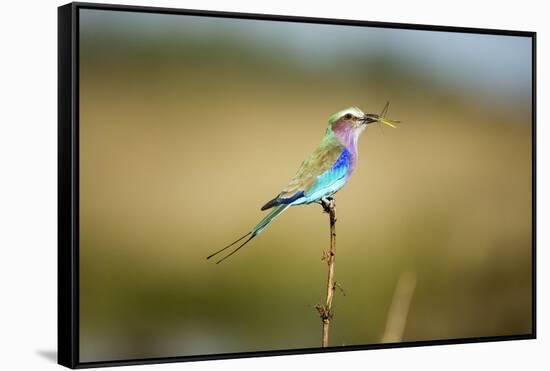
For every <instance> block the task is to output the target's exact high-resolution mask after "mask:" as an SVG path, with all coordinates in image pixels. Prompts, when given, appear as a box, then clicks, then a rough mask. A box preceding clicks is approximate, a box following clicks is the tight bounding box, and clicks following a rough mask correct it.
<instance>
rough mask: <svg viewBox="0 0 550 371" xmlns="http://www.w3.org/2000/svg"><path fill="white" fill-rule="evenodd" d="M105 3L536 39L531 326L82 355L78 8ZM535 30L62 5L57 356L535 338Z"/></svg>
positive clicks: (75, 359) (77, 364)
mask: <svg viewBox="0 0 550 371" xmlns="http://www.w3.org/2000/svg"><path fill="white" fill-rule="evenodd" d="M81 9H101V10H113V11H127V12H142V13H156V14H175V15H195V16H208V17H222V18H238V19H253V20H277V21H286V22H300V23H315V24H328V25H353V26H368V27H378V28H393V29H406V30H426V31H444V32H458V33H474V34H490V35H509V36H522V37H527V38H530V39H531V41H532V138H531V139H532V166H533V168H532V169H533V171H532V176H533V178H532V195H533V197H532V220H533V223H532V261H531V264H532V278H531V279H532V333H530V334H523V335H513V336H494V337H478V338H459V339H444V340H443V339H442V340H429V341H414V342H402V343H390V344H387V343H385V344H375V345H361V346H339V347H332V348H330V347H329V348H307V349H288V350H277V351H258V352H243V353H230V354H213V355H200V356H181V357H180V356H178V357H168V358H147V359H121V360H116V359H115V360H110V361H101V362H81V361H80V360H79V139H78V138H79V37H78V35H79V11H80V10H81ZM536 99H537V97H536V32H527V31H512V30H496V29H484V28H464V27H447V26H432V25H420V24H405V23H385V22H370V21H358V20H347V19H325V18H311V17H296V16H282V15H271V14H250V13H231V12H221V11H202V10H189V9H171V8H157V7H145V6H128V5H108V4H97V3H78V2H77V3H70V4H67V5H63V6H61V7H59V8H58V363H59V364H60V365H63V366H66V367H69V368H88V367H100V366H122V365H137V364H154V363H166V362H182V361H199V360H213V359H227V358H243V357H261V356H276V355H288V354H306V353H319V352H340V351H351V350H367V349H380V348H398V347H417V346H426V345H443V344H461V343H477V342H493V341H506V340H525V339H535V338H536Z"/></svg>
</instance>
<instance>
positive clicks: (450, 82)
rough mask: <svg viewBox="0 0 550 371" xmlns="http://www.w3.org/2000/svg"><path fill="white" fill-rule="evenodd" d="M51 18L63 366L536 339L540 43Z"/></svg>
mask: <svg viewBox="0 0 550 371" xmlns="http://www.w3.org/2000/svg"><path fill="white" fill-rule="evenodd" d="M358 17H360V16H359V15H358ZM58 19H59V32H58V35H59V42H58V45H59V74H58V75H59V98H58V101H59V185H58V190H59V194H58V196H59V198H58V200H59V215H58V220H59V230H58V232H59V246H58V267H59V272H58V273H59V275H58V294H59V295H58V297H59V302H58V304H59V306H58V315H59V318H58V347H59V349H58V359H59V363H60V364H62V365H64V366H67V367H71V368H80V367H95V366H114V365H128V364H144V363H159V362H179V361H189V360H206V359H222V358H235V357H252V356H268V355H269V356H271V355H283V354H302V353H312V352H333V351H348V350H363V349H376V348H392V347H402V346H420V345H436V344H457V343H466V342H486V341H499V340H514V339H534V338H535V334H536V315H535V285H536V282H535V267H536V265H535V257H536V254H535V241H536V229H535V225H536V220H535V216H536V213H535V205H536V202H535V201H536V192H535V191H536V190H535V184H536V182H535V153H536V151H535V144H536V141H535V129H536V124H535V123H536V107H535V101H536V96H535V94H536V85H535V84H536V78H535V76H536V68H535V60H536V58H535V52H536V50H535V47H536V44H535V40H536V34H535V33H534V32H525V31H505V30H491V29H472V28H458V27H442V26H426V25H415V24H395V23H382V22H367V21H359V20H342V19H319V18H307V17H290V16H280V15H264V14H241V13H227V12H216V11H198V10H182V9H166V8H150V7H136V6H120V5H104V4H88V3H71V4H67V5H64V6H61V7H60V8H59V14H58Z"/></svg>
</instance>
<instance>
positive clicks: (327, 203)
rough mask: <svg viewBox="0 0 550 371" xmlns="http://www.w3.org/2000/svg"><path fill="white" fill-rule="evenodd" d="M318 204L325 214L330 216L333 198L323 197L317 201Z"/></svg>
mask: <svg viewBox="0 0 550 371" xmlns="http://www.w3.org/2000/svg"><path fill="white" fill-rule="evenodd" d="M319 204H320V205H321V206H322V207H323V210H324V211H325V213H327V214H330V212H331V211H332V210H333V209H334V198H332V197H323V198H321V200H320V201H319Z"/></svg>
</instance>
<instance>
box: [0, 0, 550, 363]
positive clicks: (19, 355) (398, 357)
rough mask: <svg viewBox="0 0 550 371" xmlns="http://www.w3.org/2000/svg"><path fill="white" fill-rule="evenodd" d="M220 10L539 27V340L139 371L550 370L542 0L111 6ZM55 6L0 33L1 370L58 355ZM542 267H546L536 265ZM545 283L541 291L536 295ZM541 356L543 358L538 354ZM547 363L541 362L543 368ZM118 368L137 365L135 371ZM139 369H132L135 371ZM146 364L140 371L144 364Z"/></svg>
mask: <svg viewBox="0 0 550 371" xmlns="http://www.w3.org/2000/svg"><path fill="white" fill-rule="evenodd" d="M119 3H125V4H134V5H155V6H166V7H179V8H191V9H193V8H195V9H206V10H226V11H236V12H255V13H270V14H284V15H302V16H315V17H329V18H349V19H364V20H371V21H388V22H404V23H420V24H435V25H449V26H469V27H482V28H502V29H518V30H528V31H537V32H538V144H539V151H538V156H539V157H538V190H539V191H538V197H539V199H538V210H539V212H538V218H539V219H538V228H539V234H538V237H539V238H538V271H539V273H538V287H539V290H538V299H539V303H538V304H539V305H538V313H539V317H538V323H539V327H538V333H539V339H538V340H536V341H515V342H500V343H485V344H468V345H451V346H437V347H423V348H407V349H390V350H376V351H373V350H371V351H360V352H345V353H333V354H316V355H306V356H285V357H269V358H251V359H242V360H227V361H211V362H196V363H186V364H166V365H155V366H141V367H146V368H147V369H158V370H160V369H163V370H172V369H173V370H176V369H177V370H181V369H185V370H194V371H199V370H211V369H216V370H230V369H231V370H234V369H237V368H238V369H244V370H255V369H263V370H281V369H285V368H299V369H310V368H315V369H317V370H319V371H320V370H334V369H338V368H345V369H357V370H359V369H360V370H380V369H390V370H393V369H407V370H409V369H411V370H417V369H418V370H423V371H428V370H440V369H446V370H465V369H466V370H471V369H482V368H487V369H500V370H517V369H520V368H525V367H529V369H535V370H537V369H543V368H544V367H543V365H542V364H543V362H544V361H546V362H547V363H549V360H548V356H547V355H546V354H547V352H548V349H550V340H549V335H548V330H549V324H548V323H549V321H548V319H547V318H548V317H547V316H546V315H545V314H547V313H548V311H549V308H548V289H547V287H548V284H549V278H548V277H549V274H548V270H549V269H550V268H548V263H549V261H548V256H549V255H548V252H547V251H545V248H546V247H547V245H548V242H549V236H548V229H545V228H544V227H545V226H548V218H549V215H548V213H549V212H548V210H549V206H550V205H549V197H548V192H547V190H548V189H549V180H550V179H549V171H548V169H549V166H548V160H550V155H549V152H550V151H549V149H548V148H549V145H548V143H549V141H550V136H549V129H548V126H547V125H546V120H545V119H546V117H547V112H548V110H547V107H545V105H544V103H545V101H546V102H548V99H545V98H546V94H545V93H546V92H547V88H548V86H549V80H548V74H547V72H546V68H547V67H548V57H549V49H548V47H549V45H548V37H549V35H550V31H549V26H548V22H547V14H548V11H547V10H546V9H545V7H544V2H543V1H530V0H524V1H514V2H508V3H506V2H503V1H496V0H491V1H479V0H478V1H471V0H461V1H454V2H443V1H434V0H432V1H428V0H416V1H405V0H403V1H392V0H385V1H356V2H353V1H345V0H339V1H326V2H324V3H321V2H320V1H316V2H311V4H308V3H306V2H305V1H304V2H298V1H296V0H294V1H291V0H269V1H247V0H232V1H222V0H202V1H198V0H195V1H137V0H136V1H120V2H119ZM61 4H63V3H62V2H60V1H52V0H36V1H30V0H27V1H9V2H4V3H3V4H2V11H1V12H0V14H1V18H2V19H1V22H0V27H1V32H0V41H1V42H0V50H1V57H0V63H1V68H0V74H1V79H0V89H1V90H0V91H1V93H2V99H1V105H0V117H1V119H0V173H1V178H0V226H1V228H0V251H1V258H0V274H1V279H0V295H1V298H2V300H1V304H0V311H1V314H0V321H1V322H0V324H1V325H0V349H1V352H0V368H1V369H4V370H20V369H24V370H48V369H59V367H60V366H57V365H56V364H55V362H54V361H53V357H55V353H54V352H55V349H56V202H57V200H56V182H57V178H56V171H57V167H56V166H57V165H56V158H57V154H56V151H57V137H56V125H57V122H56V112H57V108H56V104H57V103H56V102H57V92H56V89H57V49H56V44H57V39H56V33H57V9H56V7H57V6H58V5H61ZM545 268H546V269H545ZM544 288H546V294H545V292H543V289H544ZM545 351H546V354H545ZM546 367H547V366H546ZM125 369H136V370H137V369H138V368H136V367H131V368H125ZM140 369H141V368H140ZM143 369H144V368H143Z"/></svg>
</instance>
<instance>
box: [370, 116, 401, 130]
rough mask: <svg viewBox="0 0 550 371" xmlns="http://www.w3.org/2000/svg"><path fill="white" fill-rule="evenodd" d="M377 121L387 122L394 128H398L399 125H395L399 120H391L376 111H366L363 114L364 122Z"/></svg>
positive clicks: (371, 122)
mask: <svg viewBox="0 0 550 371" xmlns="http://www.w3.org/2000/svg"><path fill="white" fill-rule="evenodd" d="M375 122H381V123H382V124H386V125H388V126H391V127H392V128H396V127H397V126H395V124H396V123H398V122H399V121H395V120H389V119H387V118H385V117H382V116H380V115H378V114H376V113H366V114H365V116H363V124H365V125H369V124H373V123H375Z"/></svg>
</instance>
